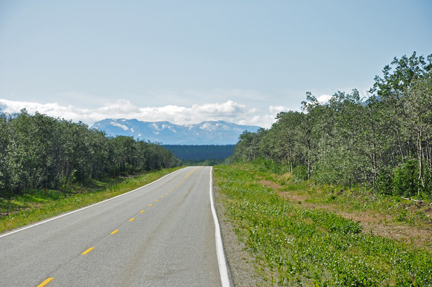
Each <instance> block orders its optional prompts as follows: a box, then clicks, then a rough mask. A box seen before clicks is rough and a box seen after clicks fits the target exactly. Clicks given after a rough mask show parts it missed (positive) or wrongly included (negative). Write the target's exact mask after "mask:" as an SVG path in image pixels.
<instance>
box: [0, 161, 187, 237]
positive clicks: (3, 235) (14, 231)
mask: <svg viewBox="0 0 432 287" xmlns="http://www.w3.org/2000/svg"><path fill="white" fill-rule="evenodd" d="M183 169H184V168H181V169H179V170H176V171H173V172H171V173H168V174H166V175H164V176H163V177H161V178H159V179H157V180H155V181H152V182H150V183H147V184H146V185H143V186H140V187H138V188H135V189H134V190H131V191H128V192H125V193H122V194H120V195H117V196H114V197H111V198H108V199H105V200H102V201H99V202H97V203H94V204H92V205H89V206H86V207H82V208H80V209H77V210H73V211H70V212H67V213H64V214H62V215H58V216H55V217H51V218H49V219H46V220H43V221H40V222H38V223H35V224H32V225H29V226H26V227H23V228H20V229H17V230H13V231H10V232H8V233H6V234H2V235H0V238H2V237H5V236H8V235H11V234H14V233H17V232H20V231H23V230H26V229H29V228H32V227H35V226H38V225H41V224H44V223H47V222H50V221H53V220H56V219H59V218H62V217H64V216H67V215H71V214H73V213H76V212H79V211H82V210H84V209H87V208H90V207H93V206H96V205H99V204H102V203H105V202H107V201H110V200H113V199H114V198H117V197H120V196H123V195H126V194H129V193H132V192H135V191H137V190H138V189H141V188H143V187H146V186H148V185H151V184H153V183H155V182H157V181H159V180H161V179H163V178H165V177H167V176H169V175H173V174H174V173H177V172H179V171H181V170H183Z"/></svg>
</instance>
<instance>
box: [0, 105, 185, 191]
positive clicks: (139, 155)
mask: <svg viewBox="0 0 432 287" xmlns="http://www.w3.org/2000/svg"><path fill="white" fill-rule="evenodd" d="M179 163H180V161H179V159H177V158H176V157H175V156H174V155H173V154H172V153H171V152H170V151H168V150H166V149H164V148H163V147H161V146H159V145H156V144H153V143H149V142H144V141H139V140H138V141H136V140H134V139H133V138H131V137H124V136H118V137H116V138H111V137H107V136H106V135H105V133H104V132H101V131H98V130H89V129H88V126H87V125H85V124H83V123H81V122H79V123H72V122H71V121H66V120H64V119H63V120H60V119H55V118H52V117H48V116H46V115H42V114H39V113H38V112H36V114H35V115H29V114H28V113H27V111H26V110H22V111H21V113H19V114H13V115H6V114H3V113H1V112H0V196H1V195H2V194H6V193H13V194H21V193H23V192H27V191H29V190H32V189H44V188H50V189H59V188H66V187H68V186H71V184H73V183H85V182H87V181H91V180H92V179H99V180H100V179H102V178H104V177H115V176H118V175H119V174H131V173H137V172H142V171H148V170H153V169H161V168H167V167H173V166H177V165H179Z"/></svg>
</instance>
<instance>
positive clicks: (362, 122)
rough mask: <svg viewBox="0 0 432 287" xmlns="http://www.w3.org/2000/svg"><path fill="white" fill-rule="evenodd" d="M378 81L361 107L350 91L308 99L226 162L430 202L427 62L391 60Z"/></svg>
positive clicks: (251, 136)
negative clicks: (273, 166) (258, 164)
mask: <svg viewBox="0 0 432 287" xmlns="http://www.w3.org/2000/svg"><path fill="white" fill-rule="evenodd" d="M383 75H384V76H383V78H380V77H378V76H377V77H375V84H374V86H373V88H372V89H371V90H370V95H369V98H367V99H363V98H361V96H360V93H359V91H357V90H355V89H354V90H353V91H352V93H345V92H340V91H338V92H336V93H335V94H334V95H333V96H332V97H331V99H330V100H329V102H327V103H320V102H319V101H318V100H317V98H316V97H314V96H313V95H312V94H311V93H310V92H307V93H306V101H304V102H302V112H296V111H289V112H282V113H279V114H278V115H277V117H276V122H275V123H274V124H273V125H272V127H271V128H270V129H268V130H260V131H258V132H257V133H249V132H245V133H244V134H242V135H241V136H240V139H239V142H238V144H237V146H236V148H235V152H234V156H233V158H234V159H235V160H237V161H239V162H242V161H243V162H247V161H251V160H253V159H256V158H265V159H268V160H273V161H274V162H276V163H278V164H282V165H284V166H287V167H288V169H289V171H291V172H294V171H295V172H294V173H295V174H296V176H297V177H298V178H303V179H304V178H307V179H313V180H314V181H316V182H319V183H330V184H341V185H344V186H348V187H351V186H354V185H358V184H362V185H368V186H372V187H374V188H375V189H376V190H379V191H380V192H381V193H383V194H388V195H389V194H392V193H396V194H400V195H404V196H416V197H419V198H427V197H429V196H432V189H431V188H430V187H431V186H432V182H431V178H432V174H431V171H432V148H431V147H432V55H429V56H427V57H426V58H425V57H423V56H420V57H418V56H417V55H416V53H415V52H414V53H413V55H412V56H411V57H407V56H403V57H402V58H401V59H397V58H395V59H394V61H393V62H392V63H391V65H387V66H385V67H384V70H383ZM297 167H298V168H297ZM305 170H306V171H305ZM305 172H306V175H305ZM416 176H417V178H416V179H415V177H416Z"/></svg>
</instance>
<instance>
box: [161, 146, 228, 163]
mask: <svg viewBox="0 0 432 287" xmlns="http://www.w3.org/2000/svg"><path fill="white" fill-rule="evenodd" d="M162 147H164V148H166V149H167V150H170V151H171V152H172V153H173V154H174V155H175V156H176V157H178V158H179V159H181V160H183V161H205V160H221V159H222V160H223V159H226V158H227V157H230V156H232V155H233V153H234V148H235V145H162Z"/></svg>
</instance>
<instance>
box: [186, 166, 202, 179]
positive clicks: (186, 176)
mask: <svg viewBox="0 0 432 287" xmlns="http://www.w3.org/2000/svg"><path fill="white" fill-rule="evenodd" d="M198 168H199V167H197V168H196V169H194V170H193V171H191V172H190V173H189V174H188V175H186V177H185V178H188V177H189V175H191V174H192V173H193V172H194V171H196V170H197V169H198Z"/></svg>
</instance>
